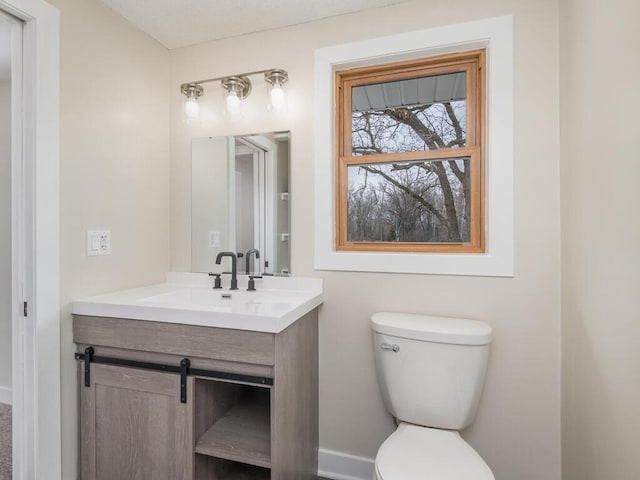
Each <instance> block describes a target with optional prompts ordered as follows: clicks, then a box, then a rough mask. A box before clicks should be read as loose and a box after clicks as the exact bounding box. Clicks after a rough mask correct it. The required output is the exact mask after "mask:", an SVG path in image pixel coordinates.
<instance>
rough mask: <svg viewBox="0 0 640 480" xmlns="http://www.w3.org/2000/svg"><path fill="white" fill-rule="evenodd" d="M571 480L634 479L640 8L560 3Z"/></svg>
mask: <svg viewBox="0 0 640 480" xmlns="http://www.w3.org/2000/svg"><path fill="white" fill-rule="evenodd" d="M560 18H561V30H560V31H561V65H562V67H561V93H562V97H561V98H562V102H561V118H562V124H561V134H562V175H561V180H562V182H561V186H562V310H563V311H562V318H563V345H562V347H563V362H562V363H563V368H562V374H563V381H562V387H563V394H562V396H563V401H562V455H563V458H562V460H563V479H564V480H601V479H616V480H635V479H638V478H640V456H639V455H638V453H637V445H638V432H640V415H639V414H638V405H639V404H640V295H639V294H638V287H639V285H640V282H639V281H638V272H640V215H639V213H638V206H639V205H640V188H639V187H638V180H639V179H640V162H639V161H638V152H637V146H638V133H639V123H638V111H640V90H639V89H638V77H639V76H640V55H638V51H637V47H638V45H640V33H639V30H638V26H637V20H638V18H640V3H639V2H638V1H637V0H611V1H608V2H602V1H599V0H563V1H562V2H561V9H560Z"/></svg>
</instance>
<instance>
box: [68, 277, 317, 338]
mask: <svg viewBox="0 0 640 480" xmlns="http://www.w3.org/2000/svg"><path fill="white" fill-rule="evenodd" d="M229 277H230V276H229V275H223V283H222V285H223V288H222V289H213V288H212V286H213V278H212V277H209V276H208V275H207V274H205V273H174V272H171V273H168V274H167V281H166V282H165V283H160V284H157V285H150V286H147V287H142V288H134V289H131V290H122V291H119V292H113V293H108V294H104V295H97V296H93V297H87V298H81V299H78V300H76V301H75V302H73V310H72V313H74V314H76V315H90V316H96V317H115V318H131V319H134V320H150V321H156V322H166V323H181V324H187V325H201V326H208V327H218V328H232V329H237V330H252V331H257V332H271V333H278V332H281V331H282V330H284V329H285V328H287V327H288V326H289V325H291V324H292V323H293V322H295V321H296V320H297V319H299V318H300V317H302V316H303V315H304V314H306V313H308V312H310V311H311V310H313V309H314V308H316V307H317V306H319V305H320V304H321V303H322V302H323V292H322V279H319V278H306V277H264V278H262V279H256V281H255V282H256V291H255V292H248V291H246V288H247V280H248V279H247V277H246V276H244V275H239V276H238V287H239V289H238V290H233V291H232V290H229ZM229 295H230V298H228V297H229Z"/></svg>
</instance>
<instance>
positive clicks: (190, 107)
mask: <svg viewBox="0 0 640 480" xmlns="http://www.w3.org/2000/svg"><path fill="white" fill-rule="evenodd" d="M180 91H181V92H182V93H183V94H184V95H186V96H187V101H186V102H185V104H184V112H185V113H186V114H187V118H188V119H190V120H192V119H195V118H198V111H199V107H198V97H201V96H202V93H203V92H204V90H203V89H202V87H201V86H200V85H198V84H195V83H184V84H182V85H181V86H180Z"/></svg>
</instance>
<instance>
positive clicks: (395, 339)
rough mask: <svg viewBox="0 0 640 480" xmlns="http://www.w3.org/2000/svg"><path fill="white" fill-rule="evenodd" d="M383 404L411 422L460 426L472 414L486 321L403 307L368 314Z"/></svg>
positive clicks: (485, 351) (482, 368)
mask: <svg viewBox="0 0 640 480" xmlns="http://www.w3.org/2000/svg"><path fill="white" fill-rule="evenodd" d="M371 324H372V328H373V340H374V352H375V353H374V355H375V363H376V370H377V374H378V381H379V384H380V390H381V393H382V397H383V400H384V403H385V406H386V407H387V410H388V411H389V412H390V413H391V414H392V415H393V416H394V417H396V418H397V419H398V420H400V421H403V422H408V423H413V424H416V425H423V426H427V427H433V428H444V429H449V430H461V429H463V428H465V427H467V426H468V425H470V424H471V423H472V422H473V419H474V418H475V414H476V410H477V408H478V403H479V401H480V395H481V394H482V386H483V383H484V377H485V373H486V371H487V360H488V357H489V345H490V343H491V327H490V326H489V325H487V324H486V323H484V322H480V321H477V320H466V319H460V318H448V317H434V316H428V315H415V314H407V313H391V312H381V313H376V314H374V315H373V316H372V317H371Z"/></svg>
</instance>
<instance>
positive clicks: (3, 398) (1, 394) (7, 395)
mask: <svg viewBox="0 0 640 480" xmlns="http://www.w3.org/2000/svg"><path fill="white" fill-rule="evenodd" d="M0 403H4V404H5V405H13V392H12V391H11V389H10V388H7V387H0Z"/></svg>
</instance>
